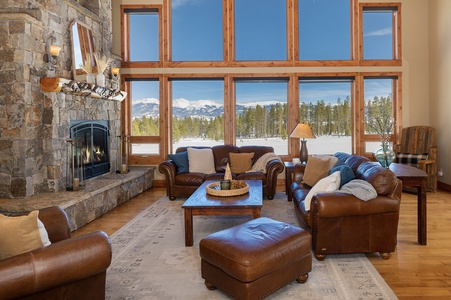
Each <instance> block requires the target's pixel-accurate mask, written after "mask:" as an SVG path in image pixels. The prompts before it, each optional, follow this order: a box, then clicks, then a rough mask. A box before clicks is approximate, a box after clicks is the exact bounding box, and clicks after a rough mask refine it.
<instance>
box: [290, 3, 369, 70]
mask: <svg viewBox="0 0 451 300" xmlns="http://www.w3.org/2000/svg"><path fill="white" fill-rule="evenodd" d="M299 1H301V0H293V9H294V14H293V18H294V19H293V27H294V33H293V39H294V42H293V45H292V46H293V57H294V65H295V66H305V67H310V66H311V67H317V66H357V65H358V64H359V61H358V59H357V58H358V49H357V47H356V45H358V43H357V41H358V37H359V31H360V28H361V27H358V26H357V24H358V17H359V16H358V14H359V10H358V7H359V4H358V0H350V5H349V9H350V10H351V12H350V14H349V15H350V18H351V20H350V28H349V30H350V39H351V41H350V42H351V43H350V45H349V47H351V58H350V59H349V60H300V58H299V51H300V49H299Z"/></svg>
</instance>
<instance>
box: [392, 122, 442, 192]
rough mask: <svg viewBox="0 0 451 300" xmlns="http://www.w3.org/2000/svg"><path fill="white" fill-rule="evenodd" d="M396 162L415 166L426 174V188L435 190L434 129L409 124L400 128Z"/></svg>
mask: <svg viewBox="0 0 451 300" xmlns="http://www.w3.org/2000/svg"><path fill="white" fill-rule="evenodd" d="M394 148H395V149H394V150H395V152H396V162H397V163H405V164H409V165H412V166H415V167H417V168H419V169H421V170H423V171H425V172H426V173H427V174H428V176H429V177H428V183H427V190H428V191H432V192H434V193H435V192H436V191H437V146H436V144H435V129H434V128H432V127H429V126H411V127H406V128H403V129H402V135H401V144H398V145H395V147H394Z"/></svg>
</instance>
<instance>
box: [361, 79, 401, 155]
mask: <svg viewBox="0 0 451 300" xmlns="http://www.w3.org/2000/svg"><path fill="white" fill-rule="evenodd" d="M365 79H392V103H393V118H394V119H395V126H394V131H393V134H392V135H391V137H390V141H391V142H392V143H393V144H396V143H397V142H398V141H399V138H400V130H401V128H402V125H401V124H402V97H401V95H402V73H400V72H365V73H360V74H359V75H358V81H359V86H360V93H359V98H358V108H357V109H358V112H359V113H358V117H359V119H358V120H357V122H356V123H355V125H356V127H357V132H356V133H357V136H356V137H357V140H356V146H357V148H356V153H357V154H358V155H362V156H366V157H368V158H370V159H373V153H372V152H367V151H366V146H365V143H366V142H380V137H379V135H378V134H366V133H365V118H364V116H365V98H364V95H365Z"/></svg>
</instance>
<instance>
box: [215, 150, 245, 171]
mask: <svg viewBox="0 0 451 300" xmlns="http://www.w3.org/2000/svg"><path fill="white" fill-rule="evenodd" d="M211 150H212V151H213V156H214V158H215V168H216V172H218V173H220V172H225V169H226V167H227V164H228V163H230V159H229V153H239V152H240V150H239V148H238V147H237V146H233V145H216V146H213V147H211Z"/></svg>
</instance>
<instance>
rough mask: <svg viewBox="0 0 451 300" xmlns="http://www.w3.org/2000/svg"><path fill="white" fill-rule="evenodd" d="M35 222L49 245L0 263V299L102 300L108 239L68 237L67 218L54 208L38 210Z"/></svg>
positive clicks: (99, 234)
mask: <svg viewBox="0 0 451 300" xmlns="http://www.w3.org/2000/svg"><path fill="white" fill-rule="evenodd" d="M39 219H40V220H41V221H42V223H43V224H44V226H45V228H46V230H47V233H48V235H49V239H50V241H51V243H52V244H51V245H49V246H47V247H43V248H40V249H36V250H33V251H30V252H27V253H23V254H20V255H16V256H13V257H10V258H6V259H3V260H0V299H66V300H76V299H95V300H97V299H99V300H100V299H102V300H103V299H105V282H106V270H107V268H108V266H109V265H110V263H111V246H110V241H109V238H108V236H107V235H106V234H105V233H103V232H95V233H91V234H87V235H84V236H80V237H75V238H71V234H70V228H69V222H68V220H67V216H66V214H65V212H64V211H63V210H62V209H61V208H59V207H55V206H54V207H49V208H45V209H42V210H40V211H39Z"/></svg>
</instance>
